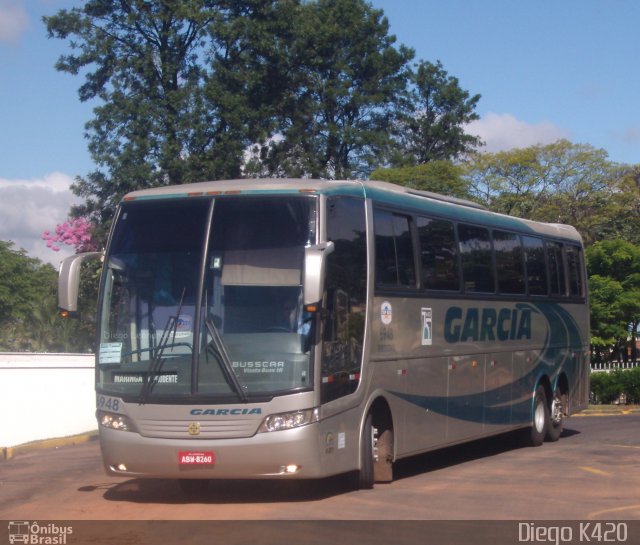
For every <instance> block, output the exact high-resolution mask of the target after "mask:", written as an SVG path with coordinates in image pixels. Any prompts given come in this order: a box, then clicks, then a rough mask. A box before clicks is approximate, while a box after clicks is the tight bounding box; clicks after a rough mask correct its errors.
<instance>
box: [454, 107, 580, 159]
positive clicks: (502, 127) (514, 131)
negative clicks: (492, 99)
mask: <svg viewBox="0 0 640 545" xmlns="http://www.w3.org/2000/svg"><path fill="white" fill-rule="evenodd" d="M466 132H467V133H468V134H473V135H477V136H479V137H480V138H481V139H482V140H483V141H484V142H485V143H486V145H485V146H484V147H483V148H482V151H487V152H491V153H495V152H497V151H506V150H510V149H514V148H526V147H529V146H535V145H536V144H542V145H545V144H551V143H552V142H555V141H556V140H559V139H561V138H569V136H570V135H569V132H568V131H566V130H564V129H562V128H560V127H557V126H556V125H554V124H553V123H536V124H529V123H525V122H524V121H520V120H518V119H516V118H515V117H514V116H513V115H511V114H496V113H494V112H489V113H488V114H487V115H485V116H484V117H482V118H481V119H479V120H477V121H472V122H471V123H469V124H468V125H467V128H466Z"/></svg>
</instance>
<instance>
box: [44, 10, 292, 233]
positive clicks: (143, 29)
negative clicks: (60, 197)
mask: <svg viewBox="0 0 640 545" xmlns="http://www.w3.org/2000/svg"><path fill="white" fill-rule="evenodd" d="M289 4H290V2H276V1H272V2H269V1H260V2H258V1H245V2H229V3H227V2H222V1H207V0H186V1H184V0H183V1H176V0H155V1H151V2H141V1H135V2H105V1H103V0H90V1H88V2H86V3H84V5H83V6H82V7H77V8H73V9H71V10H61V11H60V12H58V13H57V14H56V15H54V16H52V17H46V18H45V23H46V25H47V29H48V32H49V36H50V37H55V38H59V39H64V40H67V41H68V42H69V43H70V45H71V48H72V54H70V55H67V56H62V57H61V58H60V59H59V61H58V63H57V65H56V68H57V69H58V70H60V71H64V72H69V73H71V74H76V75H77V74H79V73H81V72H82V73H83V74H85V76H84V78H85V81H84V84H82V85H81V86H80V89H79V95H80V99H81V100H83V101H85V100H91V99H97V100H98V101H99V105H98V106H96V108H95V109H94V118H93V119H92V120H91V121H90V122H89V123H88V124H87V126H86V130H87V138H88V141H89V150H90V152H91V155H92V158H93V160H94V162H95V163H96V164H97V165H98V170H96V171H94V172H91V173H89V174H88V175H86V176H84V177H82V178H78V179H77V181H76V184H75V186H74V188H73V189H74V191H75V192H76V193H77V194H78V195H80V196H82V197H84V198H85V199H86V202H85V204H84V206H81V207H79V208H78V209H76V210H75V214H76V215H84V216H91V217H92V218H93V219H94V221H95V223H97V224H104V223H105V222H108V221H109V220H110V218H111V217H112V216H113V213H114V209H115V205H116V204H117V202H118V201H119V200H120V198H121V197H122V196H123V194H125V193H126V192H129V191H131V190H134V189H141V188H146V187H154V186H161V185H168V184H182V183H187V182H195V181H201V180H204V179H216V178H229V177H235V176H239V175H240V168H241V165H242V160H243V153H244V149H245V147H246V146H247V145H248V143H249V142H251V141H252V139H253V138H255V137H256V134H257V132H259V130H260V128H261V126H262V124H263V119H265V118H266V119H267V121H268V119H269V116H268V115H262V114H263V113H264V112H263V110H262V105H263V98H264V97H265V93H264V90H265V89H266V90H269V89H274V88H275V87H276V86H275V83H274V81H275V80H276V79H277V74H270V73H267V72H266V70H265V68H264V67H265V66H266V65H268V64H269V63H270V61H271V60H272V55H271V54H267V53H269V52H270V51H271V50H272V49H273V47H272V46H273V41H270V42H269V43H263V42H261V41H260V40H259V39H258V38H259V37H262V36H264V35H265V34H267V35H270V34H271V32H270V31H271V30H272V27H274V25H271V22H272V21H273V20H274V19H276V20H277V21H279V25H280V26H282V24H283V21H284V20H285V18H284V16H283V15H282V14H281V13H280V14H279V15H278V16H277V17H275V16H274V15H273V12H274V11H276V12H280V11H284V10H285V8H287V7H288V5H289ZM238 20H241V24H238ZM252 23H255V24H252ZM264 27H267V28H266V29H265V28H264ZM267 77H270V78H271V79H270V80H269V81H267V82H265V81H264V80H265V78H267ZM267 94H268V93H267Z"/></svg>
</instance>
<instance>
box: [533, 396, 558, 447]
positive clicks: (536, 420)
mask: <svg viewBox="0 0 640 545" xmlns="http://www.w3.org/2000/svg"><path fill="white" fill-rule="evenodd" d="M563 425H564V420H563V407H562V396H561V394H560V392H558V391H556V392H555V393H554V395H553V400H552V401H551V404H549V403H548V401H547V392H546V390H545V388H544V386H543V385H542V384H539V385H538V387H537V388H536V392H535V396H534V399H533V422H532V423H531V428H529V429H527V430H525V442H526V443H527V444H529V445H530V446H533V447H538V446H540V445H542V443H543V442H544V441H551V442H553V441H557V440H558V439H559V438H560V435H561V434H562V430H563Z"/></svg>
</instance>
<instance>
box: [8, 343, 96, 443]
mask: <svg viewBox="0 0 640 545" xmlns="http://www.w3.org/2000/svg"><path fill="white" fill-rule="evenodd" d="M94 365H95V357H94V355H93V354H31V353H0V447H12V446H16V445H21V444H23V443H28V442H30V441H36V440H40V439H50V438H53V437H66V436H68V435H76V434H79V433H84V432H88V431H94V430H96V429H97V427H98V426H97V423H96V418H95V410H96V402H95V393H94Z"/></svg>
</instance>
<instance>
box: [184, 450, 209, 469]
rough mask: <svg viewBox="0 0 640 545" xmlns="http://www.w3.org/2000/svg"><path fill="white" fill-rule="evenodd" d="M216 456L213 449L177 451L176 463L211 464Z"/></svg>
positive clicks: (187, 464)
mask: <svg viewBox="0 0 640 545" xmlns="http://www.w3.org/2000/svg"><path fill="white" fill-rule="evenodd" d="M215 461H216V457H215V456H214V454H213V451H208V452H191V451H184V452H178V464H179V465H181V466H212V465H214V464H215Z"/></svg>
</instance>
